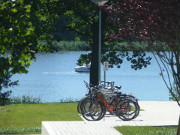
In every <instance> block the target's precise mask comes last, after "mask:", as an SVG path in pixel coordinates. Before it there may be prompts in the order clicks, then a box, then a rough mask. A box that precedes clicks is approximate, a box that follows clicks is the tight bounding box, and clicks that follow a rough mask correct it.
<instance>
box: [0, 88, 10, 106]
mask: <svg viewBox="0 0 180 135" xmlns="http://www.w3.org/2000/svg"><path fill="white" fill-rule="evenodd" d="M11 93H12V91H7V92H4V93H2V92H0V105H1V106H5V105H6V104H8V103H9V101H10V98H9V96H10V95H11Z"/></svg>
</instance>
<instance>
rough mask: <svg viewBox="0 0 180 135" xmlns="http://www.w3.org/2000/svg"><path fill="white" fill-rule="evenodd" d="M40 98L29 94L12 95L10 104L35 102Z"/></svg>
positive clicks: (38, 101)
mask: <svg viewBox="0 0 180 135" xmlns="http://www.w3.org/2000/svg"><path fill="white" fill-rule="evenodd" d="M40 102H41V99H40V97H39V98H34V97H30V96H26V95H24V96H22V97H21V98H20V97H12V98H11V100H10V103H11V104H37V103H40Z"/></svg>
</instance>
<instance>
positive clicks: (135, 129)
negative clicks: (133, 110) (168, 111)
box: [115, 126, 177, 135]
mask: <svg viewBox="0 0 180 135" xmlns="http://www.w3.org/2000/svg"><path fill="white" fill-rule="evenodd" d="M115 128H116V130H118V131H119V132H120V133H122V134H123V135H176V132H177V126H171V127H150V126H122V127H115Z"/></svg>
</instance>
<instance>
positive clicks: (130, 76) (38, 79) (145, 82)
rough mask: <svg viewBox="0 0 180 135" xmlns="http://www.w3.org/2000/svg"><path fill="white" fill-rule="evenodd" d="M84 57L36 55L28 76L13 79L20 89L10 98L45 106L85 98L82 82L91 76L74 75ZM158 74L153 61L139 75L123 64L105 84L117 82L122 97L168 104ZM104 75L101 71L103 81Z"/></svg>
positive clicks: (125, 63)
mask: <svg viewBox="0 0 180 135" xmlns="http://www.w3.org/2000/svg"><path fill="white" fill-rule="evenodd" d="M82 53H87V52H58V53H44V54H37V55H36V57H37V60H36V61H33V62H32V64H31V66H30V68H29V73H28V74H17V75H14V77H13V80H19V84H20V85H19V86H15V87H14V88H10V89H11V90H12V91H13V93H12V95H11V96H17V97H22V96H23V95H28V96H32V97H40V98H41V100H42V101H43V102H58V101H60V100H61V99H64V100H66V99H68V98H71V99H80V98H82V97H83V96H84V95H85V94H86V93H87V89H86V87H85V85H84V82H83V81H84V80H85V81H87V82H89V73H77V72H75V71H74V67H75V66H76V63H77V59H78V58H79V56H80V54H82ZM148 55H151V54H150V53H148ZM159 73H160V70H159V67H158V65H157V63H156V61H155V60H154V59H152V61H151V65H149V66H148V67H147V68H144V69H142V70H138V71H135V70H133V69H131V67H130V63H129V62H127V61H124V63H123V65H122V66H121V68H120V69H118V68H112V69H109V70H108V71H107V72H106V78H107V79H106V80H107V81H115V85H118V86H119V85H121V86H122V89H121V91H122V92H123V93H127V94H128V93H132V95H134V96H135V97H137V98H138V99H139V100H141V101H142V100H146V101H148V100H154V101H165V100H169V92H168V89H167V88H166V86H165V84H164V82H163V80H162V78H161V76H160V75H159ZM103 75H104V73H103V71H102V73H101V76H102V80H103V78H104V77H103Z"/></svg>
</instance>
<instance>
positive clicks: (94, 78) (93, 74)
mask: <svg viewBox="0 0 180 135" xmlns="http://www.w3.org/2000/svg"><path fill="white" fill-rule="evenodd" d="M91 29H92V31H93V37H92V38H93V45H92V57H91V70H90V84H93V85H98V84H99V82H98V80H99V76H98V72H99V70H98V57H99V54H98V51H99V48H98V36H99V34H98V22H94V23H93V24H92V26H91Z"/></svg>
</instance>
